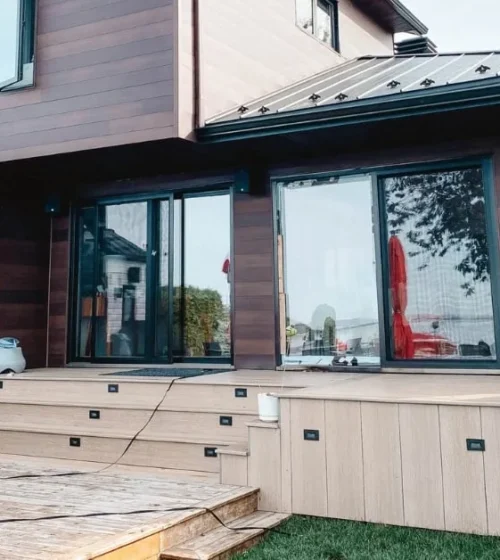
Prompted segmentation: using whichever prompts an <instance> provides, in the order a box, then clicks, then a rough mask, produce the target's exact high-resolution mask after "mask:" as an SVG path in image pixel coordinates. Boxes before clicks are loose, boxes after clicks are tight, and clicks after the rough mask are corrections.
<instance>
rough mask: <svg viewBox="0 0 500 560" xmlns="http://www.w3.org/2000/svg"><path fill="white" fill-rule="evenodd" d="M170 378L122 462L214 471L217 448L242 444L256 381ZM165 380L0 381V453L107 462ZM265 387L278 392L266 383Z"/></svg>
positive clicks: (131, 432)
mask: <svg viewBox="0 0 500 560" xmlns="http://www.w3.org/2000/svg"><path fill="white" fill-rule="evenodd" d="M217 377H218V376H217V375H210V376H206V377H204V378H198V379H186V380H184V379H183V380H179V381H178V382H176V383H175V384H174V385H173V386H172V388H171V390H170V391H169V393H168V395H167V397H166V398H165V400H164V402H163V403H162V405H161V407H160V409H159V410H158V411H157V412H156V414H155V415H154V418H153V419H152V421H151V422H150V423H149V424H148V425H147V427H146V428H145V429H144V430H143V431H142V432H141V433H140V435H139V436H138V437H137V439H136V441H134V443H133V445H132V446H131V447H130V449H129V450H128V451H127V453H126V455H125V456H124V457H123V459H121V460H120V463H121V464H124V465H133V466H144V467H160V468H166V469H176V470H189V471H197V472H203V473H208V474H210V475H211V476H212V475H213V476H214V478H215V475H216V474H217V473H219V470H220V466H219V465H220V463H219V459H218V451H217V450H218V449H223V448H226V447H230V446H234V445H237V446H243V447H245V446H247V445H248V430H247V423H248V422H250V421H251V420H252V419H254V418H255V416H256V415H257V394H258V393H259V392H261V391H262V387H261V385H262V384H261V383H256V384H253V385H252V384H251V383H248V382H247V383H245V381H248V380H246V379H244V380H242V382H240V381H239V380H235V379H234V378H233V379H230V380H228V381H224V380H222V381H220V380H217V379H216V378H217ZM170 381H171V380H170V379H168V378H166V379H165V378H164V379H132V378H130V377H127V378H125V377H108V376H95V377H90V378H84V377H80V378H78V374H77V373H76V374H75V376H74V377H71V376H70V375H67V376H66V377H63V378H58V377H57V376H54V377H50V376H46V375H44V376H40V377H29V376H26V377H24V376H19V377H12V378H6V377H2V378H1V379H0V452H1V453H6V454H11V455H25V456H36V457H50V458H56V459H70V460H81V461H95V462H99V463H112V462H114V461H115V460H116V459H117V458H118V457H120V455H121V454H122V453H123V451H124V450H125V449H126V447H127V446H128V444H129V442H130V440H131V438H133V437H134V435H135V434H137V432H138V431H139V430H141V428H142V427H144V425H145V424H146V423H147V422H148V419H149V418H150V416H151V413H152V411H153V410H154V409H155V407H156V406H157V405H158V403H159V401H160V400H161V398H162V396H163V395H164V394H165V391H166V389H167V387H168V385H169V383H170ZM266 390H269V391H276V390H280V387H279V386H273V384H272V383H267V384H266Z"/></svg>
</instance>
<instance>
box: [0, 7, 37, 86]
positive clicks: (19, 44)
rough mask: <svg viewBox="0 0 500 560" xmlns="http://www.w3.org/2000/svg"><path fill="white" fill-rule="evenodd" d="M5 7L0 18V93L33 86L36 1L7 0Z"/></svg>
mask: <svg viewBox="0 0 500 560" xmlns="http://www.w3.org/2000/svg"><path fill="white" fill-rule="evenodd" d="M7 8H10V13H7V12H5V14H4V16H5V17H4V18H3V19H2V20H1V21H0V35H2V36H3V41H4V43H3V49H0V57H2V56H4V57H5V58H4V60H3V61H2V60H1V58H0V93H1V92H3V91H10V90H15V89H21V88H25V87H30V86H33V85H34V77H35V73H34V58H35V22H36V0H9V5H8V6H5V10H7ZM9 16H10V17H9ZM2 51H3V55H2ZM2 63H3V64H2Z"/></svg>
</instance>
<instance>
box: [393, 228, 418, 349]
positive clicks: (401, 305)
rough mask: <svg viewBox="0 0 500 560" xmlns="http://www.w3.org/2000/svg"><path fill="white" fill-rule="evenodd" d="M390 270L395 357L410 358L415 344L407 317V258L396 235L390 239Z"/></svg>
mask: <svg viewBox="0 0 500 560" xmlns="http://www.w3.org/2000/svg"><path fill="white" fill-rule="evenodd" d="M389 270H390V281H391V285H390V289H391V302H392V336H393V342H394V357H395V358H397V359H400V360H401V359H403V360H408V359H411V358H413V357H414V355H415V346H414V344H413V333H412V330H411V327H410V325H409V323H408V320H407V319H406V317H405V311H406V306H407V304H408V293H407V277H406V259H405V252H404V249H403V245H402V244H401V241H400V240H399V238H398V237H396V236H395V235H393V236H391V238H390V239H389Z"/></svg>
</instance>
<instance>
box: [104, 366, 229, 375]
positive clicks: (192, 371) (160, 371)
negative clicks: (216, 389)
mask: <svg viewBox="0 0 500 560" xmlns="http://www.w3.org/2000/svg"><path fill="white" fill-rule="evenodd" d="M227 371H232V370H230V369H201V368H143V369H132V370H130V369H129V370H126V371H118V372H116V373H105V374H103V375H105V376H109V377H113V376H119V377H199V376H200V375H215V374H216V373H224V372H227Z"/></svg>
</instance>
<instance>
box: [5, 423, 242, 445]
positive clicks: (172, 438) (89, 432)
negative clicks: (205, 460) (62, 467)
mask: <svg viewBox="0 0 500 560" xmlns="http://www.w3.org/2000/svg"><path fill="white" fill-rule="evenodd" d="M2 431H3V432H24V433H37V434H52V435H67V436H74V437H98V438H107V439H125V440H129V439H131V438H132V437H133V436H134V435H135V433H134V432H128V433H127V432H113V431H107V430H106V429H103V428H95V429H92V428H89V427H85V428H77V427H67V426H61V427H56V426H41V425H29V424H2V423H0V432H2ZM136 439H137V441H158V442H172V443H193V444H199V445H212V446H217V445H223V446H228V445H233V444H234V441H231V440H217V438H216V439H215V440H212V439H210V440H209V439H207V438H199V437H198V438H197V437H189V436H187V435H183V434H180V433H177V434H156V433H151V434H147V433H146V432H143V433H141V434H140V435H139V436H137V438H136Z"/></svg>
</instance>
